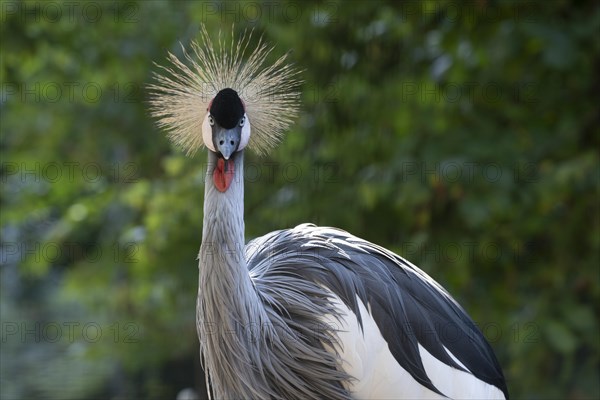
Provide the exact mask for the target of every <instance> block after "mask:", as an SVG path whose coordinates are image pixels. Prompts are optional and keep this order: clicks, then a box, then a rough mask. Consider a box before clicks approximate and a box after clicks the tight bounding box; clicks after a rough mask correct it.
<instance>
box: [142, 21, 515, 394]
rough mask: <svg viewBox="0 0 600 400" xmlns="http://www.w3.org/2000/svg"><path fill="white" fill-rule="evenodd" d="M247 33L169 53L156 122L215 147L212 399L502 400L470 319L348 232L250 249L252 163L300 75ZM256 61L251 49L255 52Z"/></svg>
mask: <svg viewBox="0 0 600 400" xmlns="http://www.w3.org/2000/svg"><path fill="white" fill-rule="evenodd" d="M251 36H252V34H244V35H243V36H242V37H241V38H240V39H239V40H237V41H236V40H235V39H234V38H232V39H231V42H229V41H228V40H224V39H223V38H222V37H221V35H220V34H219V38H218V40H216V41H215V43H213V41H212V40H211V38H210V35H209V34H208V32H207V30H206V29H205V28H202V30H201V36H200V41H198V42H195V43H193V44H192V48H193V53H192V54H191V55H190V54H188V53H185V52H184V53H185V58H186V59H187V61H188V63H187V64H188V65H189V66H188V65H186V63H184V62H182V61H181V60H179V59H178V58H177V57H176V56H174V55H173V54H171V53H169V56H168V58H169V60H170V62H171V66H169V67H160V68H162V69H163V70H164V72H163V73H157V74H156V81H155V83H153V84H152V85H151V91H152V97H151V100H150V104H151V113H152V115H153V116H154V117H156V118H157V120H158V123H159V125H160V126H161V127H164V128H166V129H167V130H168V132H169V136H170V138H171V139H172V140H173V141H174V142H175V143H176V144H178V145H180V146H181V147H183V148H184V149H185V150H187V152H188V153H190V154H193V153H194V152H195V151H196V150H197V149H199V148H200V147H202V146H205V147H206V148H208V164H207V172H206V179H205V183H204V186H205V190H204V222H203V230H202V244H201V247H200V253H199V267H198V268H199V289H198V300H197V314H196V325H197V330H198V336H199V339H200V353H201V359H202V361H203V366H204V368H205V372H206V376H207V386H210V389H209V393H210V392H211V391H212V393H213V395H214V397H215V398H216V399H240V398H253V399H323V398H324V399H351V398H359V399H369V398H372V399H400V398H409V399H421V398H427V399H430V398H460V399H466V398H472V399H492V398H508V390H507V387H506V383H505V380H504V376H503V373H502V370H501V368H500V365H499V364H498V361H497V359H496V357H495V355H494V353H493V351H492V349H491V347H490V345H489V344H488V342H487V341H486V340H485V338H484V336H483V335H482V334H481V332H480V331H479V330H478V328H477V327H476V326H475V324H474V323H473V321H472V320H471V319H470V318H469V316H468V315H467V313H466V312H465V311H464V309H463V308H462V307H461V306H460V305H459V304H458V303H457V302H456V301H455V300H454V299H453V298H452V296H450V294H448V292H447V291H446V290H444V288H442V287H441V286H440V285H439V284H438V283H437V282H436V281H434V280H433V279H432V278H430V277H429V276H428V275H427V274H426V273H425V272H423V271H422V270H420V269H419V268H417V267H416V266H414V265H413V264H411V263H410V262H408V261H407V260H405V259H403V258H402V257H400V256H398V255H396V254H394V253H393V252H391V251H389V250H386V249H384V248H383V247H380V246H377V245H375V244H372V243H369V242H368V241H366V240H363V239H360V238H358V237H356V236H353V235H351V234H350V233H348V232H345V231H343V230H340V229H335V228H325V227H317V226H315V225H311V224H303V225H300V226H297V227H295V228H292V229H284V230H280V231H276V232H271V233H268V234H266V235H265V236H262V237H260V238H257V239H255V240H252V241H251V242H249V243H248V244H246V245H245V239H244V153H245V151H246V149H253V150H255V151H257V152H258V153H259V154H261V153H264V152H265V151H267V150H269V149H270V148H272V147H273V146H274V145H275V144H276V143H277V142H278V139H280V138H281V135H282V133H283V132H284V131H285V130H286V129H287V127H288V126H289V125H290V124H291V123H292V122H293V118H294V117H295V115H296V114H297V109H298V102H299V100H298V99H299V93H298V84H299V80H298V78H297V76H298V71H297V70H296V69H294V68H293V67H291V66H290V65H289V64H287V63H286V55H284V56H282V57H280V58H279V59H277V60H276V61H275V62H274V63H273V64H272V65H268V66H265V62H266V58H267V56H268V55H269V54H270V52H271V51H272V50H273V47H270V46H267V45H266V44H265V43H264V42H263V41H262V39H261V40H259V41H258V44H257V45H256V47H255V48H254V49H253V50H251V51H250V54H249V55H248V56H247V57H245V56H246V55H247V50H248V48H249V43H250V41H251V40H250V38H251ZM250 48H252V46H250Z"/></svg>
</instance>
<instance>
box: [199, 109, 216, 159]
mask: <svg viewBox="0 0 600 400" xmlns="http://www.w3.org/2000/svg"><path fill="white" fill-rule="evenodd" d="M209 114H210V113H209V112H207V113H206V116H205V117H204V121H203V122H202V141H203V142H204V145H205V146H206V147H208V148H209V149H210V150H212V151H214V152H215V153H216V152H217V151H216V150H215V146H214V145H213V140H212V126H210V122H208V116H209Z"/></svg>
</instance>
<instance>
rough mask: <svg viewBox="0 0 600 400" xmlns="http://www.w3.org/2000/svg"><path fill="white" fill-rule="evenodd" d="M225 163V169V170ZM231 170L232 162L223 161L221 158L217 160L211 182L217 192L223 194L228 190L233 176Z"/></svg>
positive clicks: (232, 170)
mask: <svg viewBox="0 0 600 400" xmlns="http://www.w3.org/2000/svg"><path fill="white" fill-rule="evenodd" d="M226 163H227V168H225V166H226ZM233 168H234V167H233V160H229V161H225V159H223V158H219V159H218V160H217V166H216V167H215V170H214V172H213V182H214V184H215V187H216V188H217V190H218V191H219V192H221V193H224V192H226V191H227V189H229V185H231V181H232V180H233V175H234V174H235V171H234V169H233Z"/></svg>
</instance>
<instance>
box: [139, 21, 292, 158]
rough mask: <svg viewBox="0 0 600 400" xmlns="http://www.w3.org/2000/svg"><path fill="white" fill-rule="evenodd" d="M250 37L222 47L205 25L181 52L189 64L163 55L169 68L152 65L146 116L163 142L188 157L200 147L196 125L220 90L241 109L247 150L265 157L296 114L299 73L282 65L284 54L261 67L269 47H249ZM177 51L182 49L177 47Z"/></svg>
mask: <svg viewBox="0 0 600 400" xmlns="http://www.w3.org/2000/svg"><path fill="white" fill-rule="evenodd" d="M251 37H252V33H250V34H247V33H244V34H243V35H242V37H241V38H240V39H239V40H237V41H235V35H232V37H231V42H230V43H227V41H226V40H225V39H223V37H222V35H221V33H219V36H218V40H217V41H216V45H215V43H214V42H213V41H212V40H211V38H210V36H209V34H208V32H207V30H206V28H205V27H202V29H201V34H200V39H199V41H197V42H192V50H193V54H191V55H190V54H188V53H187V52H186V51H185V49H184V54H185V59H186V60H187V62H188V64H189V65H186V63H184V62H182V61H181V60H179V59H178V58H177V57H176V56H175V55H173V54H172V53H169V55H168V60H169V62H170V63H171V65H170V66H168V67H164V66H158V67H159V68H160V69H161V70H162V72H163V73H155V75H154V76H155V78H156V82H155V83H153V84H151V85H149V89H150V91H151V97H150V112H151V114H152V116H154V117H155V118H157V119H158V125H159V126H160V127H161V128H165V129H166V130H167V131H168V134H169V138H170V139H171V140H172V141H173V142H174V143H175V144H177V145H178V146H180V147H181V148H183V149H184V150H185V151H186V153H187V154H188V155H192V154H194V153H195V152H196V151H197V150H198V149H199V148H201V147H202V146H203V145H204V143H203V141H202V122H203V120H204V117H205V116H206V112H207V108H208V106H209V103H210V101H211V100H212V99H213V98H214V97H215V95H216V94H217V93H218V92H219V91H220V90H222V89H225V88H231V89H233V90H235V91H236V92H237V93H238V95H239V96H240V98H241V99H242V101H243V102H244V105H245V111H246V115H247V116H248V119H249V120H250V124H251V129H252V133H251V136H250V142H249V144H248V147H249V148H250V149H252V150H254V151H256V152H257V153H259V154H263V153H266V152H267V151H268V150H270V149H271V148H273V147H274V146H275V145H276V144H277V143H278V142H279V140H280V139H281V137H282V135H283V133H284V131H285V130H286V129H287V128H288V127H289V126H290V125H291V123H292V122H293V120H294V118H295V117H296V115H297V113H298V107H299V97H300V92H299V90H298V86H299V84H300V81H299V80H298V79H297V77H298V74H299V71H298V70H296V69H294V68H293V67H291V66H290V65H289V64H286V59H287V54H286V55H283V56H282V57H280V58H279V59H277V60H276V61H275V62H274V63H273V64H272V65H265V61H266V59H267V56H268V55H269V54H270V53H271V51H272V50H273V48H274V47H271V46H268V45H267V44H266V43H264V42H263V40H262V38H260V40H259V41H258V44H257V45H256V47H255V48H254V49H249V44H250V39H251ZM182 48H183V46H182Z"/></svg>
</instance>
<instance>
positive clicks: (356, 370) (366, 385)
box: [323, 293, 444, 399]
mask: <svg viewBox="0 0 600 400" xmlns="http://www.w3.org/2000/svg"><path fill="white" fill-rule="evenodd" d="M331 295H332V304H334V305H335V307H336V308H337V309H338V312H339V314H340V316H341V317H342V320H341V321H338V320H337V319H336V318H335V317H334V316H332V315H328V316H326V317H325V318H323V322H324V323H326V324H327V325H328V326H331V327H333V328H336V329H338V330H339V331H338V337H339V340H340V344H341V345H342V348H337V349H336V350H337V351H338V353H339V354H340V356H341V357H342V359H343V364H342V368H343V369H344V371H346V372H347V373H348V374H349V375H351V376H353V377H354V378H356V380H354V381H352V382H350V383H349V385H348V386H347V389H348V390H349V391H350V392H351V393H352V396H353V397H355V398H357V399H443V398H444V397H442V396H440V395H439V394H437V393H435V392H432V391H431V390H429V389H428V388H426V387H425V386H422V385H421V384H419V383H418V382H417V381H416V380H415V379H414V378H413V377H412V376H411V375H410V374H409V373H408V372H407V371H406V370H405V369H404V368H402V367H401V366H400V364H398V362H396V359H395V358H394V356H393V355H392V353H391V352H390V350H389V348H388V345H387V342H386V341H385V340H384V339H383V336H381V333H380V332H379V328H377V324H375V321H374V320H373V318H372V317H371V314H369V313H368V312H367V309H366V307H365V305H364V304H363V303H362V301H361V300H360V298H358V296H357V298H356V300H357V301H358V305H359V307H360V313H361V317H362V323H363V329H364V336H363V333H362V331H361V329H360V325H359V323H358V319H357V318H356V315H355V314H354V313H353V312H352V311H351V310H350V309H349V308H348V307H347V306H346V305H345V304H344V303H343V302H342V301H341V300H340V298H339V297H337V296H336V295H335V294H333V293H331Z"/></svg>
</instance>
